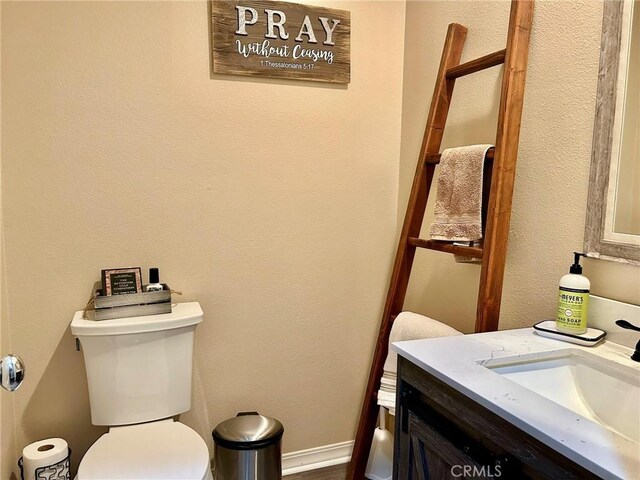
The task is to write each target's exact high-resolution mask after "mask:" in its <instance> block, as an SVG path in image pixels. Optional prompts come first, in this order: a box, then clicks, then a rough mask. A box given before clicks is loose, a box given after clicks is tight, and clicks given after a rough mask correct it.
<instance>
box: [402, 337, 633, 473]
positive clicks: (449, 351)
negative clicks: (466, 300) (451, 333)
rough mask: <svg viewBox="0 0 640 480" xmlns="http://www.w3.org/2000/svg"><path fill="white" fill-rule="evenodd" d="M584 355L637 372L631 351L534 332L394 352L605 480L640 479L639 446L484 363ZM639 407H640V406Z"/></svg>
mask: <svg viewBox="0 0 640 480" xmlns="http://www.w3.org/2000/svg"><path fill="white" fill-rule="evenodd" d="M569 348H571V349H580V350H584V351H586V352H589V353H593V354H595V355H598V356H601V357H603V358H606V359H608V360H613V361H615V362H617V363H619V364H623V365H626V366H628V367H632V368H634V369H636V370H637V371H638V375H639V376H640V363H637V362H634V361H632V360H631V359H630V358H629V356H630V355H631V353H632V350H630V349H629V348H627V347H623V346H620V345H618V344H615V343H611V342H606V341H605V342H603V343H601V344H600V345H598V346H596V347H581V346H578V345H574V344H570V343H565V342H561V341H558V340H553V339H549V338H543V337H540V336H538V335H536V334H535V333H534V330H533V329H532V328H524V329H518V330H503V331H498V332H489V333H480V334H474V335H464V336H455V337H442V338H431V339H425V340H412V341H407V342H397V343H394V344H393V345H392V349H393V350H394V351H395V352H397V353H398V355H401V356H403V357H405V358H407V359H408V360H410V361H411V362H413V363H414V364H416V365H418V366H419V367H421V368H422V369H423V370H425V371H426V372H428V373H430V374H431V375H433V376H434V377H436V378H438V379H440V380H442V381H443V382H445V383H446V384H448V385H449V386H451V387H453V388H455V389H456V390H458V391H459V392H461V393H463V394H465V395H466V396H468V397H469V398H471V399H473V400H475V401H476V402H478V403H479V404H481V405H482V406H484V407H486V408H488V409H489V410H491V411H492V412H494V413H495V414H497V415H499V416H500V417H502V418H504V419H505V420H507V421H509V422H510V423H512V424H514V425H516V426H517V427H519V428H521V429H522V430H524V431H525V432H527V433H528V434H530V435H531V436H533V437H534V438H536V439H538V440H540V441H541V442H543V443H544V444H546V445H549V446H550V447H552V448H553V449H555V450H557V451H558V452H560V453H562V454H563V455H564V456H566V457H567V458H569V459H571V460H573V461H574V462H576V463H577V464H579V465H581V466H583V467H584V468H586V469H587V470H589V471H591V472H593V473H595V474H596V475H599V476H601V477H603V478H607V479H608V478H611V479H624V480H631V479H640V445H638V444H637V443H635V442H633V441H632V440H629V439H627V438H625V437H622V436H620V435H617V434H615V433H613V432H612V431H611V430H609V429H607V428H606V427H604V426H602V425H599V424H598V423H596V422H594V421H591V420H588V419H586V418H584V417H581V416H580V415H578V414H577V413H575V412H573V411H571V410H569V409H567V408H565V407H562V406H561V405H559V404H557V403H555V402H553V401H551V400H549V399H547V398H545V397H542V396H541V395H538V394H536V393H534V392H533V391H531V390H529V389H527V388H525V387H523V386H520V385H518V384H516V383H515V382H513V381H511V380H509V379H507V378H503V377H502V376H501V375H499V374H497V373H496V372H493V371H491V370H489V369H488V368H485V367H484V366H483V365H481V364H479V362H481V361H483V360H488V359H496V358H499V357H512V356H516V355H529V354H536V353H543V352H549V351H557V350H560V349H569ZM639 407H640V406H639Z"/></svg>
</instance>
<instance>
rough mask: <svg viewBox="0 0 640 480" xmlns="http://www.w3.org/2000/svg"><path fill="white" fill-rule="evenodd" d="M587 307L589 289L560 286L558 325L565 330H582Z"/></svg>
mask: <svg viewBox="0 0 640 480" xmlns="http://www.w3.org/2000/svg"><path fill="white" fill-rule="evenodd" d="M588 307H589V290H578V289H575V288H567V287H560V292H559V294H558V314H557V316H556V322H557V323H558V326H561V327H563V329H567V330H575V331H576V332H577V333H582V332H584V330H585V328H586V325H587V308H588Z"/></svg>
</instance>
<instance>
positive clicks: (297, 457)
mask: <svg viewBox="0 0 640 480" xmlns="http://www.w3.org/2000/svg"><path fill="white" fill-rule="evenodd" d="M352 450H353V440H350V441H348V442H341V443H334V444H333V445H324V446H322V447H315V448H309V449H308V450H300V451H299V452H291V453H285V454H284V455H282V476H283V477H284V476H286V475H293V474H294V473H300V472H307V471H309V470H316V469H318V468H324V467H330V466H332V465H340V464H342V463H348V462H349V460H351V451H352Z"/></svg>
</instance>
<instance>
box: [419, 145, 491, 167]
mask: <svg viewBox="0 0 640 480" xmlns="http://www.w3.org/2000/svg"><path fill="white" fill-rule="evenodd" d="M495 153H496V149H495V147H491V148H490V149H489V150H487V155H486V156H485V157H484V158H485V160H493V157H494V155H495ZM440 157H442V154H441V153H436V154H432V155H427V158H426V159H425V161H424V162H425V163H427V164H431V165H438V164H439V163H440Z"/></svg>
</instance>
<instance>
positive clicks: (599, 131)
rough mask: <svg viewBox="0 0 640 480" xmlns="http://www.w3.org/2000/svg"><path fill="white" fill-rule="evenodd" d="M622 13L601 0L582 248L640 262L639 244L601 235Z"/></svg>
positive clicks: (620, 5) (618, 3)
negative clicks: (594, 110)
mask: <svg viewBox="0 0 640 480" xmlns="http://www.w3.org/2000/svg"><path fill="white" fill-rule="evenodd" d="M632 1H633V0H632ZM623 12H624V1H623V0H614V1H606V2H604V10H603V16H602V40H601V44H600V67H599V70H598V91H597V96H596V115H595V121H594V126H593V144H592V148H591V169H590V172H589V195H588V197H587V215H586V222H585V235H584V250H585V252H586V253H587V255H588V256H589V257H592V258H604V259H607V260H614V261H619V262H626V263H632V264H635V265H640V247H638V246H636V245H629V244H623V243H617V242H612V241H608V240H606V239H605V238H604V234H605V221H606V212H607V198H608V190H609V171H610V167H611V150H612V144H613V127H614V122H615V113H616V97H617V95H616V94H617V88H616V87H617V82H618V68H619V65H620V44H621V39H622V23H623Z"/></svg>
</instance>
